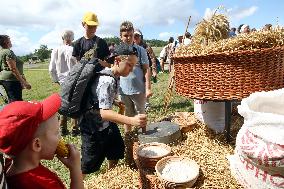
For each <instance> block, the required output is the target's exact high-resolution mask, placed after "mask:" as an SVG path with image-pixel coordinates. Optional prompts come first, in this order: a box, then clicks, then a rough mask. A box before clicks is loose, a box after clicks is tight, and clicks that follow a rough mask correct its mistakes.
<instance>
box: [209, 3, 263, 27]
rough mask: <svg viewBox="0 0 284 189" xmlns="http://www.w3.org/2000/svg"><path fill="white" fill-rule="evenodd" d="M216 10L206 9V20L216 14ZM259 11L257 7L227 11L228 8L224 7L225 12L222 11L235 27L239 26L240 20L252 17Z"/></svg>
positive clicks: (229, 9) (236, 8) (234, 8)
mask: <svg viewBox="0 0 284 189" xmlns="http://www.w3.org/2000/svg"><path fill="white" fill-rule="evenodd" d="M215 10H216V9H210V8H206V10H205V12H204V19H208V18H210V17H211V16H212V15H213V14H214V12H215ZM257 10H258V7H257V6H251V7H248V8H243V7H233V8H227V9H226V7H224V10H223V9H221V12H222V13H224V14H225V15H227V16H228V19H229V21H230V25H232V26H233V25H238V24H239V21H240V20H242V19H244V18H246V17H249V16H252V15H253V14H255V12H256V11H257ZM248 24H249V23H248Z"/></svg>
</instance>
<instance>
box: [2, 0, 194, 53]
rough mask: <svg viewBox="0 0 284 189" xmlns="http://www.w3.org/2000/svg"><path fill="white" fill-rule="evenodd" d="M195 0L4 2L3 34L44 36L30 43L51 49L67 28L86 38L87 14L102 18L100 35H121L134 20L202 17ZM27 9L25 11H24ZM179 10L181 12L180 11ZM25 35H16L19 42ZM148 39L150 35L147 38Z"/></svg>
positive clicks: (154, 22) (139, 24)
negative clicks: (124, 23)
mask: <svg viewBox="0 0 284 189" xmlns="http://www.w3.org/2000/svg"><path fill="white" fill-rule="evenodd" d="M193 3H194V0H167V1H164V0H152V1H151V3H150V2H149V1H141V0H104V1H100V0H60V1H58V0H25V1H22V0H13V1H3V2H1V7H0V20H1V23H0V31H6V32H8V33H7V34H8V35H11V34H10V33H9V31H10V30H9V31H8V30H7V28H9V29H10V28H13V30H15V31H27V30H28V33H27V34H22V36H23V37H26V38H28V37H30V38H35V37H34V36H29V35H33V34H31V33H34V34H37V35H39V34H38V33H42V34H41V35H42V36H37V41H36V42H34V41H33V40H32V39H30V40H29V39H25V40H28V42H29V43H30V42H31V41H33V43H34V44H31V45H30V46H31V47H39V45H40V44H42V43H44V44H47V45H48V47H49V48H52V47H54V46H55V45H58V44H59V43H60V33H61V32H62V30H63V29H64V28H68V29H72V30H73V31H74V33H75V37H79V36H82V34H83V28H82V26H81V18H82V16H83V14H84V13H85V12H86V11H93V12H95V13H96V14H97V15H98V18H99V21H100V26H99V28H98V31H97V34H98V35H100V36H114V35H116V36H118V34H119V25H120V23H121V22H122V21H124V20H130V21H132V22H133V23H134V25H135V27H140V28H141V27H142V28H143V26H147V27H148V26H151V25H153V26H166V25H171V24H174V23H176V22H177V21H183V20H186V18H187V17H188V14H189V13H190V14H191V15H192V16H198V13H197V12H196V11H195V10H193ZM23 7H24V8H23ZM177 10H178V11H177ZM19 36H21V35H15V38H13V40H14V42H15V43H20V42H17V41H18V40H23V39H19V38H18V37H19ZM146 38H147V36H146ZM19 45H20V44H19ZM27 49H29V48H22V50H21V49H17V53H20V54H23V53H26V51H27Z"/></svg>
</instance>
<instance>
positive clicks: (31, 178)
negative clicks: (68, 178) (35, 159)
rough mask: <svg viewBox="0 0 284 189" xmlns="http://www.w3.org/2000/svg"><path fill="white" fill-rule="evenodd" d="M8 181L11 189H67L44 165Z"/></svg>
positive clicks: (10, 177) (14, 176)
mask: <svg viewBox="0 0 284 189" xmlns="http://www.w3.org/2000/svg"><path fill="white" fill-rule="evenodd" d="M6 180H7V185H8V188H9V189H19V188H21V189H66V188H65V186H64V184H63V183H62V181H61V180H60V179H59V178H58V176H57V175H56V174H55V173H53V172H51V171H50V170H49V169H47V168H46V167H44V166H42V165H39V166H38V167H36V168H34V169H32V170H29V171H27V172H24V173H20V174H16V175H12V176H7V179H6Z"/></svg>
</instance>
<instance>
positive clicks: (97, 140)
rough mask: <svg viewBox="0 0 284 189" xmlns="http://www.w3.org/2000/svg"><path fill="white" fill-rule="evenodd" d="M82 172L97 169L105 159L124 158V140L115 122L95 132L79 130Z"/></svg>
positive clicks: (86, 172) (90, 171) (87, 172)
mask: <svg viewBox="0 0 284 189" xmlns="http://www.w3.org/2000/svg"><path fill="white" fill-rule="evenodd" d="M81 139H82V146H81V153H82V159H81V160H82V161H81V166H82V173H83V174H90V173H93V172H95V171H98V170H99V169H100V167H101V165H102V163H103V161H104V160H105V158H107V159H108V160H119V159H123V158H124V150H125V146H124V142H123V138H122V136H121V134H120V131H119V129H118V126H117V124H116V123H112V122H110V125H109V126H108V127H107V128H106V129H104V130H102V131H96V132H92V133H90V132H84V130H81Z"/></svg>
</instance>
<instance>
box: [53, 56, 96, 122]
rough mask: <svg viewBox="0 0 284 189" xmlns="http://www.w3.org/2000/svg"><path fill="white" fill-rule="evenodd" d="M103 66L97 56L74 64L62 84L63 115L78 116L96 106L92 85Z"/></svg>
mask: <svg viewBox="0 0 284 189" xmlns="http://www.w3.org/2000/svg"><path fill="white" fill-rule="evenodd" d="M100 69H101V66H100V64H99V60H98V59H97V58H93V59H92V60H90V61H87V60H81V61H80V63H77V64H75V65H74V66H73V68H72V69H71V71H70V72H69V74H68V75H67V77H66V79H65V81H64V83H63V84H62V85H61V99H62V102H61V107H60V109H59V111H58V112H59V113H60V114H61V115H64V116H67V117H71V118H78V117H80V116H81V115H82V114H83V113H85V112H86V111H88V110H90V109H92V108H98V107H96V106H97V105H96V103H95V102H93V100H92V98H91V85H92V83H93V81H94V79H95V76H96V75H97V72H99V71H100Z"/></svg>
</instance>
